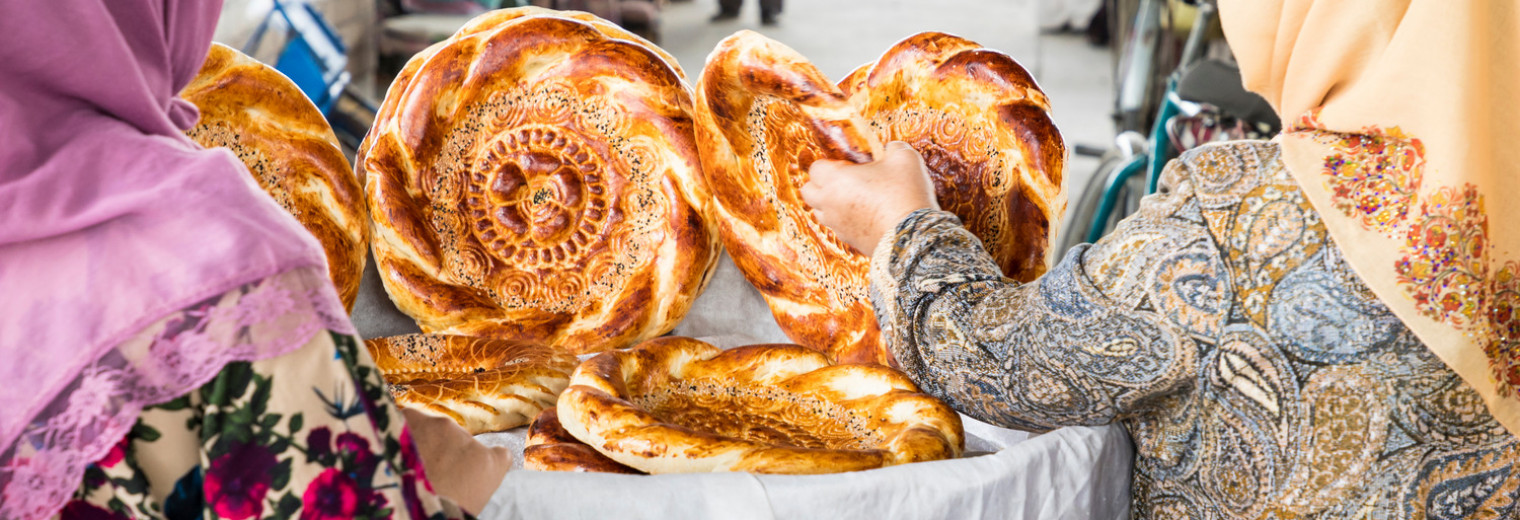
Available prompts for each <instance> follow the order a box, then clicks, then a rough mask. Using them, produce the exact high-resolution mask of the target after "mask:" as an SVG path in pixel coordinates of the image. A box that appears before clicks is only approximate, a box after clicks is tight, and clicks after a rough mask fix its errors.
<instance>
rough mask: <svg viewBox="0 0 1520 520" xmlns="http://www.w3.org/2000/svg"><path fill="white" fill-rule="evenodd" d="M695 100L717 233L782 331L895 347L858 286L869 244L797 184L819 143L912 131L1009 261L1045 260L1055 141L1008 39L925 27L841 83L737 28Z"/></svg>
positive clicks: (825, 343) (1027, 271)
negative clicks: (993, 40)
mask: <svg viewBox="0 0 1520 520" xmlns="http://www.w3.org/2000/svg"><path fill="white" fill-rule="evenodd" d="M696 105H697V111H696V116H697V122H698V124H697V135H698V137H699V139H698V142H699V143H700V145H701V153H702V162H703V165H704V171H705V173H706V175H707V180H708V185H709V187H710V189H711V191H712V194H713V200H714V205H713V211H714V214H715V220H716V221H717V222H718V225H719V228H720V229H721V234H722V236H723V241H724V244H725V246H726V247H727V249H728V252H729V254H730V256H732V257H733V259H734V263H735V264H736V265H737V266H738V267H739V270H740V271H742V272H743V273H744V275H745V277H746V278H747V279H748V280H749V281H750V282H751V283H752V284H754V285H755V287H756V288H757V289H759V290H760V292H761V293H762V294H763V295H764V296H765V298H766V300H767V302H768V303H769V304H770V308H771V312H772V313H773V314H774V315H775V317H776V321H777V323H778V324H779V325H780V326H781V328H782V330H783V331H785V332H786V333H787V335H788V336H789V337H790V338H791V339H792V341H795V342H797V343H799V344H802V345H805V346H808V347H810V348H814V349H817V350H820V351H823V352H826V353H827V354H828V355H829V356H830V358H831V359H833V360H835V361H838V362H876V363H887V362H890V361H891V359H890V355H888V353H887V351H886V349H885V348H884V347H883V345H881V340H880V330H879V329H878V326H877V323H876V317H875V315H874V313H873V311H872V308H871V303H870V301H869V298H868V297H867V289H868V287H869V283H868V281H867V279H866V274H867V271H868V268H869V264H870V259H868V258H866V257H865V255H863V254H862V253H861V252H860V251H857V250H855V249H854V248H853V247H851V246H849V245H848V244H845V243H844V242H842V241H841V240H839V238H838V237H836V236H835V235H834V233H833V232H832V231H831V230H829V229H828V228H826V227H824V226H823V225H821V224H819V223H818V221H817V220H816V219H815V218H814V216H813V214H812V211H811V209H810V208H809V207H808V206H807V204H806V203H805V202H804V201H803V200H802V197H801V195H800V189H801V187H802V186H803V185H804V184H806V183H807V180H808V168H809V166H811V165H812V163H813V162H814V161H816V160H819V159H836V160H849V161H854V162H867V161H870V160H872V158H873V157H874V156H875V155H877V154H879V153H880V152H881V150H882V143H883V142H887V141H892V140H901V141H907V142H908V143H909V144H911V145H913V146H914V148H916V149H917V150H919V151H920V152H921V153H922V154H923V155H924V159H925V162H926V163H927V166H928V168H929V170H930V176H931V177H932V178H933V181H934V185H935V189H936V195H937V197H938V200H939V204H940V206H941V207H943V208H944V209H946V210H949V211H952V212H955V213H956V214H957V215H958V216H960V217H961V219H962V220H963V221H964V222H965V223H966V224H967V226H968V227H969V228H970V229H971V230H972V232H974V233H976V234H977V236H978V237H979V238H981V239H982V241H983V242H984V243H985V244H986V245H987V247H988V250H989V252H991V253H992V255H993V257H994V258H995V259H996V260H997V262H998V264H999V265H1000V266H1002V268H1003V270H1004V272H1005V274H1007V275H1008V276H1010V277H1012V278H1015V279H1019V280H1032V279H1034V278H1035V277H1036V276H1038V275H1039V274H1040V273H1042V272H1044V270H1045V266H1046V256H1047V254H1048V249H1049V246H1050V243H1051V242H1052V237H1053V236H1054V233H1055V227H1056V222H1057V219H1058V217H1059V216H1060V214H1061V213H1062V211H1064V208H1065V198H1064V194H1063V192H1062V191H1061V170H1062V161H1063V160H1064V157H1065V148H1064V144H1063V143H1062V141H1061V137H1060V135H1059V134H1058V133H1057V132H1056V129H1055V127H1054V126H1053V125H1052V124H1051V121H1050V118H1049V116H1048V114H1047V110H1048V108H1049V102H1048V101H1047V100H1046V98H1045V95H1044V94H1043V93H1041V92H1040V90H1039V88H1038V87H1037V86H1036V85H1035V84H1034V81H1033V80H1032V79H1030V76H1029V74H1028V73H1027V72H1025V71H1024V69H1023V68H1022V67H1020V66H1019V65H1018V64H1017V63H1016V62H1014V60H1013V59H1012V58H1010V57H1008V56H1007V55H1005V54H1002V53H998V52H995V51H991V50H988V49H984V48H981V47H980V46H978V45H976V44H975V43H973V42H970V41H967V40H964V39H961V38H957V37H954V36H950V35H946V34H940V33H924V34H919V35H916V36H913V37H910V38H908V39H906V40H904V41H902V42H901V43H898V44H897V45H895V46H893V47H892V48H891V49H890V50H888V51H887V53H886V54H884V55H883V56H882V57H881V59H879V60H877V61H876V62H875V63H872V64H867V65H866V66H863V67H861V68H859V69H858V70H856V71H855V72H854V73H852V74H850V75H849V76H848V77H847V78H845V80H844V81H843V82H842V83H841V84H840V85H839V86H835V85H833V84H831V83H830V82H829V81H828V79H827V78H825V77H824V76H823V74H822V73H820V72H819V71H818V69H817V68H815V67H814V66H813V65H812V64H811V63H809V62H808V61H807V59H806V58H804V57H802V56H801V55H799V54H797V53H796V52H795V51H793V50H791V49H789V48H787V47H785V46H783V45H781V44H780V43H777V42H775V41H772V40H769V39H767V38H765V37H764V36H761V35H759V34H756V33H752V32H748V31H742V32H740V33H738V34H735V35H734V36H731V37H729V38H728V39H726V40H724V41H723V42H721V43H719V44H718V48H717V49H716V50H714V51H713V53H712V54H711V55H710V56H709V57H708V61H707V67H706V68H705V69H703V71H702V75H701V77H700V79H699V80H698V82H697V88H696Z"/></svg>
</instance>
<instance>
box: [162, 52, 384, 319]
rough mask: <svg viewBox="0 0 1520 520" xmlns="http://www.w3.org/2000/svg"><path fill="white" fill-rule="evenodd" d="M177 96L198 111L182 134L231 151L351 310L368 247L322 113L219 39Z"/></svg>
mask: <svg viewBox="0 0 1520 520" xmlns="http://www.w3.org/2000/svg"><path fill="white" fill-rule="evenodd" d="M180 97H182V98H184V99H185V100H187V101H190V102H191V103H194V104H195V106H196V108H198V109H199V110H200V113H201V116H200V120H198V121H196V123H195V126H194V127H193V128H191V129H190V130H188V131H186V132H185V133H186V134H187V135H189V136H190V138H191V139H192V140H194V141H195V142H197V143H200V145H201V146H204V147H207V148H215V147H225V148H227V149H229V150H231V151H232V153H234V154H236V155H237V156H238V159H241V160H242V161H243V164H244V165H246V166H247V167H248V171H249V172H250V173H252V174H253V177H254V179H255V180H257V181H258V183H259V187H261V188H264V191H265V192H267V193H269V196H271V197H273V198H274V200H275V202H278V203H279V204H280V206H281V207H283V208H285V211H288V212H290V214H291V215H294V216H295V217H296V220H297V221H300V223H301V225H302V226H304V227H305V228H306V230H307V231H310V232H311V234H312V235H314V236H315V237H316V238H317V242H320V243H321V244H322V249H323V251H324V252H325V253H326V254H327V270H328V275H329V277H331V278H332V282H333V286H334V287H335V288H336V289H337V291H338V297H339V298H340V299H342V301H343V306H344V307H345V308H347V309H350V310H352V309H353V306H354V300H355V299H356V298H357V297H358V295H359V279H360V277H361V276H362V275H363V273H364V262H365V255H366V253H367V252H368V249H369V211H368V209H367V207H366V205H365V202H364V192H363V190H362V189H361V188H360V187H359V180H358V179H357V178H356V177H355V176H354V174H353V171H352V170H350V169H349V166H348V159H347V158H345V157H344V156H343V150H342V148H341V147H340V146H339V145H338V137H337V136H336V135H334V134H333V130H332V127H331V126H330V125H328V124H327V120H326V119H325V118H323V116H322V112H321V111H319V110H317V107H316V105H314V104H312V102H311V100H310V99H308V98H307V97H306V94H303V93H302V92H301V89H300V88H299V87H297V86H296V84H295V83H294V82H292V81H290V78H287V77H285V75H284V74H281V73H280V72H279V71H277V70H275V69H274V68H273V67H270V66H268V65H265V64H263V63H261V62H259V61H257V60H254V59H253V58H250V57H248V56H247V55H244V54H243V53H241V52H238V51H237V50H235V49H233V48H231V47H228V46H226V45H222V44H220V43H213V44H212V45H211V50H210V52H209V53H208V54H207V55H206V61H205V63H204V64H202V66H201V70H200V72H199V73H198V74H197V75H196V76H195V79H193V80H191V81H190V84H189V85H186V86H185V88H184V90H182V91H180Z"/></svg>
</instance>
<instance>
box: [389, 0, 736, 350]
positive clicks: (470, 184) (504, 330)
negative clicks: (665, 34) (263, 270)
mask: <svg viewBox="0 0 1520 520" xmlns="http://www.w3.org/2000/svg"><path fill="white" fill-rule="evenodd" d="M514 12H516V11H514ZM524 12H526V13H531V12H532V11H524ZM509 14H510V13H509ZM586 16H589V15H586ZM611 31H612V30H611V29H610V28H609V27H607V26H605V24H604V23H587V22H584V21H580V20H576V19H572V18H566V17H564V16H548V15H531V16H505V15H503V14H501V13H488V14H487V15H483V16H482V17H481V18H477V19H476V21H475V22H472V23H471V24H470V25H467V26H466V31H462V32H461V33H460V34H459V35H456V36H455V37H453V38H451V39H449V40H447V41H445V42H443V43H442V44H440V45H438V46H436V47H434V48H432V49H431V50H430V53H429V54H428V55H427V56H426V57H424V58H420V61H419V60H414V61H413V62H412V63H411V64H409V65H408V67H407V69H408V70H405V71H403V74H402V77H401V78H398V82H397V84H396V85H393V86H392V88H391V90H390V91H389V92H388V93H387V95H386V100H385V102H384V103H383V104H382V105H381V111H380V114H379V116H378V118H377V120H376V126H375V128H374V129H372V130H371V133H370V135H369V136H368V137H367V138H366V139H365V141H366V142H365V144H364V145H363V146H362V147H361V148H363V149H364V162H363V166H362V168H363V171H364V172H365V175H366V178H367V183H366V194H367V197H368V199H369V201H370V204H371V206H372V207H373V208H374V233H375V236H376V238H375V244H374V253H375V259H376V262H377V263H378V267H379V270H380V273H381V278H382V280H383V281H384V283H385V288H386V291H387V292H388V293H389V294H390V296H391V299H392V300H393V301H394V302H395V303H396V305H397V307H398V308H400V309H401V310H402V311H403V312H405V313H407V314H408V315H410V316H412V317H413V318H415V319H416V320H417V323H418V325H419V326H420V327H421V328H422V329H423V330H424V331H427V332H437V333H449V334H464V335H478V336H490V337H500V338H511V339H518V340H524V341H530V342H534V343H541V344H546V345H552V346H553V348H559V349H563V350H566V351H570V352H576V353H584V352H596V351H601V350H606V349H610V348H617V347H623V346H627V345H629V344H632V343H634V342H637V341H639V340H642V339H645V338H649V337H654V336H658V335H660V334H663V333H665V332H667V331H669V330H670V329H671V328H673V327H674V326H675V324H676V323H677V322H679V321H680V319H681V318H682V317H683V316H684V315H685V314H686V311H687V310H688V309H689V308H690V306H691V303H692V301H693V300H695V299H696V297H697V295H698V294H700V292H701V290H702V289H703V288H704V287H705V285H706V283H707V280H708V277H709V275H710V274H711V272H712V270H713V268H714V267H715V266H716V259H717V255H718V243H717V240H718V239H717V234H716V232H715V231H714V230H712V228H711V226H710V224H709V223H708V221H707V211H706V208H705V204H706V203H707V201H708V200H709V198H710V197H709V196H708V195H707V193H706V188H705V185H704V183H703V182H702V178H701V163H700V160H699V159H698V156H697V152H696V146H695V143H694V136H693V134H692V122H691V116H690V110H691V97H690V91H689V89H688V88H687V87H686V86H685V84H684V83H683V82H682V74H681V73H680V72H679V71H678V69H677V68H675V66H674V64H673V63H669V62H667V61H666V60H665V59H664V58H663V57H662V54H661V53H657V52H655V51H653V50H651V48H650V47H647V46H646V45H645V44H643V43H640V42H639V41H635V40H630V39H625V38H621V37H619V36H621V35H618V34H615V33H612V32H611Z"/></svg>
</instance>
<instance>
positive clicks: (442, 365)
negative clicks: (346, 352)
mask: <svg viewBox="0 0 1520 520" xmlns="http://www.w3.org/2000/svg"><path fill="white" fill-rule="evenodd" d="M364 344H365V346H366V347H368V348H369V353H370V356H371V357H373V358H374V359H375V365H376V366H377V367H378V368H379V369H380V375H381V376H382V377H383V378H384V379H385V383H386V387H387V388H389V389H390V391H391V395H392V396H393V397H395V399H396V404H398V405H400V406H404V407H408V408H414V409H417V410H420V411H423V412H427V413H430V414H434V415H440V416H444V417H448V418H450V419H453V420H454V421H455V422H457V423H459V425H460V426H463V427H464V428H465V429H466V430H469V432H470V433H471V434H478V433H486V432H499V431H505V430H509V429H512V428H516V427H518V426H522V425H524V424H527V423H528V420H529V419H531V418H533V416H535V415H537V414H538V413H539V412H541V411H543V409H544V408H548V407H551V406H554V400H555V398H556V397H557V396H559V393H560V391H562V390H564V389H565V385H566V384H568V382H569V375H570V371H571V370H573V369H574V368H575V365H576V359H575V356H572V355H570V354H567V353H563V352H560V351H557V350H554V349H547V348H544V347H543V346H542V345H535V344H530V343H521V342H516V341H509V340H500V339H488V338H471V337H466V336H445V335H436V334H408V335H404V336H391V337H388V338H379V339H371V340H367V341H365V342H364Z"/></svg>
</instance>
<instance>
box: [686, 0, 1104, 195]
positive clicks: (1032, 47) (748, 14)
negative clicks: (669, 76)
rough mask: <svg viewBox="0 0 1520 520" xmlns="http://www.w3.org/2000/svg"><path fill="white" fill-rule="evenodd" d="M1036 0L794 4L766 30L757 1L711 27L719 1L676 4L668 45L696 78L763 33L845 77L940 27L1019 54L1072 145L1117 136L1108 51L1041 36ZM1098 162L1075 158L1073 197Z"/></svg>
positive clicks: (800, 0)
mask: <svg viewBox="0 0 1520 520" xmlns="http://www.w3.org/2000/svg"><path fill="white" fill-rule="evenodd" d="M1036 3H1037V2H1036V1H1035V0H934V1H923V0H917V1H910V0H790V1H788V2H787V4H786V10H785V12H784V13H783V14H782V15H781V16H780V23H779V24H777V25H776V26H774V27H763V26H761V25H760V14H759V10H760V8H759V6H758V1H757V0H746V1H745V4H746V5H745V6H744V11H743V15H742V16H741V17H740V18H739V19H737V20H731V21H725V22H720V23H709V22H708V17H709V16H711V15H712V14H713V13H715V12H717V10H718V7H717V0H689V1H683V2H674V3H671V4H669V6H668V7H667V10H666V12H665V15H666V16H665V21H664V27H663V39H662V41H661V42H660V44H661V47H664V48H665V50H667V51H669V52H670V53H671V55H673V56H675V57H676V60H677V61H680V62H681V67H682V68H685V69H686V71H687V73H688V74H690V75H691V76H692V77H693V78H695V77H696V74H697V73H698V71H700V70H701V69H702V64H703V63H704V62H705V61H706V60H707V54H708V53H709V52H711V51H712V49H713V47H714V46H716V45H717V44H718V41H719V40H722V39H723V38H724V37H726V36H728V35H730V34H733V33H734V32H735V31H738V30H741V29H751V30H755V31H759V32H761V33H763V34H765V35H766V36H769V37H771V38H774V39H776V40H778V41H780V42H782V43H785V44H786V45H788V46H790V47H792V48H793V49H796V50H797V51H798V52H800V53H802V55H804V56H807V57H808V59H810V60H812V61H813V63H814V64H816V65H818V68H819V69H820V70H822V71H823V72H824V73H825V74H828V75H829V77H831V78H834V79H836V80H837V79H839V78H842V77H844V75H845V74H848V73H849V72H850V71H851V70H853V69H854V68H855V67H856V66H859V65H861V64H863V63H867V62H870V61H871V60H874V59H876V57H878V56H880V55H881V53H882V52H883V51H885V50H886V49H887V48H888V47H890V46H891V45H892V44H893V43H896V42H897V41H898V40H901V39H903V38H904V37H907V36H909V35H911V34H914V33H917V32H922V31H942V32H948V33H951V34H956V35H959V36H963V37H966V38H969V39H971V40H974V41H976V42H978V43H981V44H982V45H985V46H987V47H989V48H992V49H997V50H1000V51H1003V52H1006V53H1008V54H1010V55H1012V56H1013V57H1014V58H1015V59H1017V60H1019V62H1020V63H1022V64H1023V65H1024V67H1025V68H1027V69H1029V72H1030V73H1032V74H1034V77H1035V79H1036V80H1037V81H1039V82H1040V86H1041V87H1042V88H1043V89H1044V90H1045V93H1046V94H1047V95H1048V96H1050V99H1051V104H1052V111H1053V115H1054V117H1055V121H1056V126H1057V128H1060V130H1061V134H1062V136H1063V137H1065V138H1066V141H1067V144H1068V146H1067V148H1068V149H1072V148H1074V146H1073V145H1075V144H1077V143H1081V144H1086V145H1092V146H1098V147H1103V146H1106V145H1107V144H1108V143H1109V142H1110V141H1111V140H1112V138H1113V125H1112V124H1111V123H1110V121H1109V118H1108V114H1109V108H1110V106H1111V104H1112V100H1113V94H1112V92H1113V87H1112V84H1113V82H1112V80H1111V78H1112V73H1111V71H1110V67H1111V66H1110V58H1109V54H1108V49H1106V48H1095V47H1092V46H1090V45H1088V44H1087V43H1086V42H1085V41H1083V39H1082V37H1081V36H1073V35H1041V34H1039V31H1038V30H1037V28H1036V27H1035V9H1036ZM1095 168H1097V161H1096V160H1095V159H1090V158H1086V157H1079V156H1075V155H1073V156H1072V158H1071V161H1070V162H1069V163H1068V164H1067V171H1066V180H1067V186H1068V198H1072V199H1074V198H1076V195H1077V194H1076V193H1075V192H1074V191H1073V190H1077V189H1080V188H1081V187H1082V186H1083V183H1084V182H1085V181H1086V180H1087V178H1088V177H1089V176H1090V175H1091V174H1092V170H1093V169H1095Z"/></svg>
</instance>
